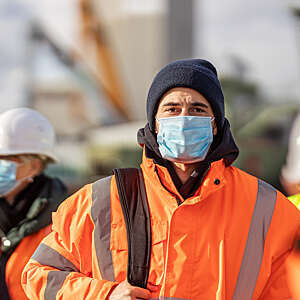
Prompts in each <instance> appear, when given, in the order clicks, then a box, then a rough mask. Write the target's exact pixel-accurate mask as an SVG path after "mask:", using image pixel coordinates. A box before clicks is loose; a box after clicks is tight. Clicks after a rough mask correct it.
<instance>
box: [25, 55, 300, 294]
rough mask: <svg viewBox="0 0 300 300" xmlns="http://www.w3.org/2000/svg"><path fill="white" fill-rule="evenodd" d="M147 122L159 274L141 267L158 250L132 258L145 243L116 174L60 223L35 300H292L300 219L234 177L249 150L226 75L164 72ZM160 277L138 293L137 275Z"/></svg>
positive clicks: (262, 188) (34, 265)
mask: <svg viewBox="0 0 300 300" xmlns="http://www.w3.org/2000/svg"><path fill="white" fill-rule="evenodd" d="M147 119H148V123H147V124H146V126H145V128H142V129H140V130H139V132H138V142H139V144H140V145H142V146H143V148H144V153H143V162H142V164H141V168H142V175H143V179H144V183H145V190H144V191H145V193H146V195H147V199H146V200H147V202H146V203H147V204H148V206H149V211H150V216H149V219H150V222H151V224H150V226H151V230H150V231H151V234H152V235H151V239H150V242H151V248H150V252H149V256H150V263H149V264H148V263H145V264H144V265H136V261H137V260H139V256H142V255H144V250H149V248H148V247H146V248H145V247H144V246H145V245H144V244H142V243H140V244H138V246H139V247H140V249H141V250H139V251H138V250H137V252H134V253H132V249H131V246H132V245H134V242H135V240H136V239H137V240H139V239H142V238H143V237H144V235H143V234H139V232H137V233H138V234H136V235H135V234H134V233H135V232H131V231H128V232H127V234H126V228H127V226H126V225H128V216H127V215H126V214H125V213H124V214H123V211H124V212H126V207H125V208H124V207H123V206H122V207H121V204H120V201H121V199H123V196H124V195H123V194H122V190H121V189H120V186H118V185H117V184H118V182H119V181H118V176H117V173H115V175H114V176H112V177H108V178H104V179H101V180H99V181H97V182H95V183H93V184H90V185H87V186H85V187H83V188H82V189H81V190H80V191H78V192H77V193H75V194H74V195H73V196H71V197H70V198H69V199H68V200H66V201H65V202H64V203H63V204H62V205H61V206H60V207H59V209H58V211H57V213H55V214H54V216H53V232H52V233H51V234H50V235H49V236H48V237H46V238H45V239H44V240H43V242H42V243H41V245H40V246H39V248H38V249H37V251H36V252H35V254H34V255H33V257H32V258H31V260H30V261H29V263H28V264H27V265H26V267H25V269H24V272H23V276H22V282H23V287H24V289H25V291H26V294H27V295H28V297H30V299H55V297H56V298H57V299H58V298H59V299H72V297H74V299H75V298H76V299H110V300H113V299H150V298H152V299H182V300H184V299H193V300H195V299H206V300H212V299H219V300H220V299H238V300H241V299H242V300H246V299H249V300H250V299H254V300H256V299H260V300H264V299H265V300H269V299H288V298H290V292H289V290H288V288H287V286H286V280H285V276H286V272H285V267H284V263H285V260H286V257H287V255H288V254H289V251H290V249H291V247H292V244H293V241H294V239H295V236H296V233H297V230H298V228H299V226H300V213H299V211H298V210H297V209H296V208H295V207H294V206H293V205H292V204H291V203H290V202H289V201H288V200H287V199H286V198H285V197H284V196H283V195H282V194H281V193H280V192H278V191H276V190H275V189H274V188H273V187H272V186H270V185H269V184H267V183H265V182H264V181H262V180H258V179H257V178H255V177H253V176H251V175H249V174H247V173H245V172H243V171H241V170H239V169H237V168H235V167H233V166H231V164H232V163H233V162H234V160H235V159H236V158H237V156H238V148H237V146H236V144H235V142H234V139H233V137H232V135H231V132H230V126H229V123H228V121H227V119H226V118H225V117H224V97H223V93H222V89H221V85H220V82H219V80H218V77H217V71H216V69H215V67H214V66H213V65H212V64H211V63H210V62H208V61H205V60H201V59H191V60H180V61H175V62H173V63H171V64H169V65H167V66H166V67H164V68H163V69H162V70H161V71H160V72H159V73H158V74H157V75H156V77H155V78H154V80H153V82H152V85H151V87H150V90H149V93H148V98H147ZM105 183H107V185H108V187H107V186H106V188H103V187H105ZM127 185H130V182H128V184H127ZM140 187H141V186H140ZM136 192H137V193H138V192H139V191H138V190H136ZM121 203H123V202H121ZM136 209H139V206H136V207H133V209H132V210H131V209H128V210H127V211H128V213H129V214H130V215H131V214H134V211H135V210H136ZM125 219H126V220H127V221H126V224H125ZM136 223H137V226H136ZM136 223H131V225H132V227H133V228H135V229H136V228H137V229H140V230H142V229H143V228H142V227H143V226H142V224H144V217H143V218H141V217H140V220H136ZM139 224H141V226H140V227H141V228H138V227H139ZM128 227H129V226H128ZM141 232H143V231H141ZM127 237H128V238H127ZM148 241H149V240H148ZM128 244H130V248H129V247H128ZM135 250H136V249H135ZM129 251H130V253H131V255H128V252H129ZM129 259H130V260H131V264H129V263H128V265H127V260H129ZM148 268H149V270H148V271H149V272H148V273H147V274H146V275H147V276H146V282H147V284H146V285H145V284H144V282H142V284H140V285H139V284H137V285H138V286H137V285H136V286H133V285H132V284H130V283H129V282H132V277H133V276H135V275H136V274H135V273H134V272H131V270H132V269H133V270H136V273H141V274H142V273H143V272H144V270H147V269H148ZM126 270H127V271H129V272H128V274H127V276H126ZM142 275H143V277H141V278H143V279H144V278H145V276H144V274H142ZM141 286H144V287H145V288H142V287H141Z"/></svg>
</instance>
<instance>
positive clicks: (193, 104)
mask: <svg viewBox="0 0 300 300" xmlns="http://www.w3.org/2000/svg"><path fill="white" fill-rule="evenodd" d="M191 105H192V106H201V107H205V108H208V105H206V104H205V103H202V102H192V103H191Z"/></svg>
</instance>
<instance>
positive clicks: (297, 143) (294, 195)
mask: <svg viewBox="0 0 300 300" xmlns="http://www.w3.org/2000/svg"><path fill="white" fill-rule="evenodd" d="M280 182H281V185H282V186H283V188H284V190H285V191H286V193H287V195H288V196H290V197H289V199H290V201H292V202H293V203H294V204H295V205H296V206H297V207H298V208H299V209H300V114H298V115H297V117H296V119H295V121H294V123H293V126H292V129H291V132H290V137H289V145H288V153H287V156H286V163H285V165H284V166H283V167H282V170H281V178H280Z"/></svg>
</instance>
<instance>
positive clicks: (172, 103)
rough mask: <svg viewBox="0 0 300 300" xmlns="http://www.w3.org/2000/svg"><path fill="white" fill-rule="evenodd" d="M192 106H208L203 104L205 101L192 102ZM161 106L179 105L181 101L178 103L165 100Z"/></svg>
mask: <svg viewBox="0 0 300 300" xmlns="http://www.w3.org/2000/svg"><path fill="white" fill-rule="evenodd" d="M191 105H192V106H200V107H205V108H208V106H207V105H206V104H205V103H202V102H192V103H191ZM163 106H164V107H165V106H181V103H178V102H167V103H164V104H163Z"/></svg>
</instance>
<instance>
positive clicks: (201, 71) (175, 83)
mask: <svg viewBox="0 0 300 300" xmlns="http://www.w3.org/2000/svg"><path fill="white" fill-rule="evenodd" d="M175 87H187V88H191V89H194V90H196V91H198V92H199V93H200V94H201V95H202V96H204V97H205V98H206V99H207V101H208V102H209V103H210V105H211V107H212V110H213V112H214V116H215V120H216V125H217V128H218V131H221V129H222V127H223V124H224V96H223V93H222V88H221V85H220V82H219V80H218V75H217V70H216V68H215V67H214V66H213V65H212V64H211V63H210V62H208V61H206V60H203V59H186V60H178V61H175V62H172V63H170V64H168V65H167V66H165V67H164V68H163V69H162V70H161V71H160V72H159V73H158V74H157V75H156V76H155V78H154V79H153V82H152V84H151V86H150V89H149V93H148V97H147V119H148V123H149V126H150V129H151V131H153V132H154V130H155V115H156V112H157V109H158V105H159V102H160V99H161V98H162V96H163V95H164V94H165V93H166V92H167V91H168V90H170V89H172V88H175Z"/></svg>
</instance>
